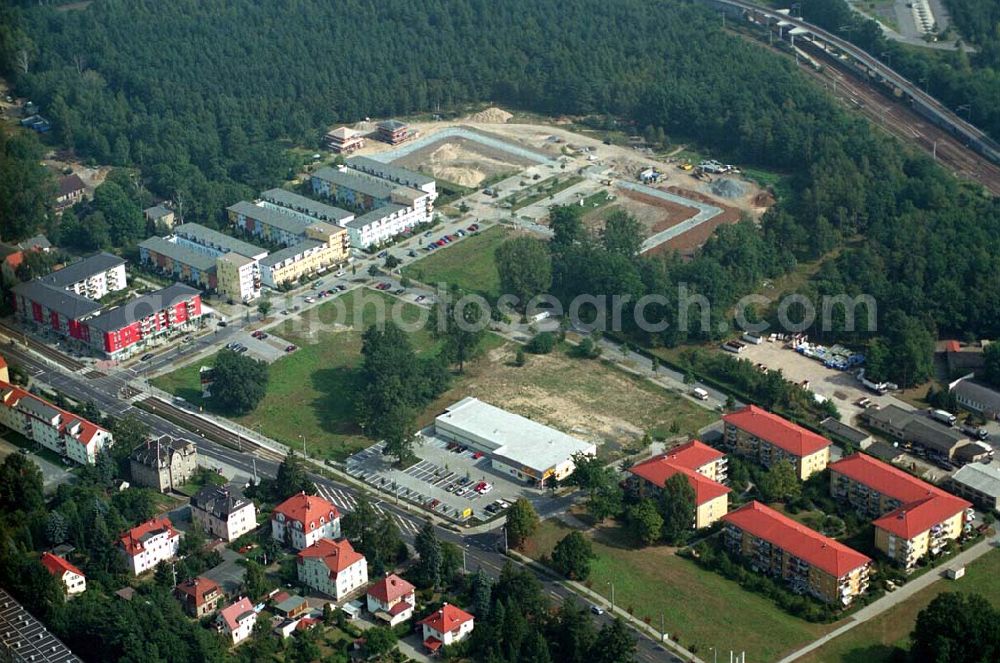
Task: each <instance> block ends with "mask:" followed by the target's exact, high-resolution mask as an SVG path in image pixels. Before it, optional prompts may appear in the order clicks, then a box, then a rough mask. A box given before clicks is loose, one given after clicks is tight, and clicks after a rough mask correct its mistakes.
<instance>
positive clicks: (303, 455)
mask: <svg viewBox="0 0 1000 663" xmlns="http://www.w3.org/2000/svg"><path fill="white" fill-rule="evenodd" d="M299 439H300V440H302V457H303V458H308V457H309V455H308V454H307V453H306V436H305V435H299Z"/></svg>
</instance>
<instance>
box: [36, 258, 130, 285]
mask: <svg viewBox="0 0 1000 663" xmlns="http://www.w3.org/2000/svg"><path fill="white" fill-rule="evenodd" d="M124 264H125V259H124V258H119V257H118V256H116V255H112V254H110V253H107V252H106V251H102V252H100V253H95V254H94V255H92V256H90V257H88V258H84V259H83V260H78V261H76V262H74V263H73V264H71V265H66V266H65V267H63V268H62V269H60V270H57V271H55V272H52V273H51V274H47V275H46V276H42V277H39V278H38V280H39V281H41V282H43V283H48V284H50V285H54V286H56V287H58V288H67V287H69V286H71V285H73V284H74V283H79V282H80V281H83V280H86V279H88V278H90V277H91V276H94V275H96V274H103V273H104V272H106V271H108V270H109V269H112V268H114V267H117V266H118V265H124Z"/></svg>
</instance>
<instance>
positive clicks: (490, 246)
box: [403, 226, 517, 300]
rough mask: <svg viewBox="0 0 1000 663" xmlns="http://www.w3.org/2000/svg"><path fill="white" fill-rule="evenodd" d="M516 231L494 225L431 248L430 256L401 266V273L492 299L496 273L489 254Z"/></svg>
mask: <svg viewBox="0 0 1000 663" xmlns="http://www.w3.org/2000/svg"><path fill="white" fill-rule="evenodd" d="M516 232H517V231H515V230H513V229H511V228H504V227H501V226H494V227H493V228H490V229H489V230H485V231H483V232H481V233H479V234H478V235H475V236H473V237H466V238H465V239H463V240H462V241H461V242H458V243H456V244H453V245H450V246H443V247H441V248H439V249H434V252H433V253H432V254H431V255H429V256H427V257H426V258H423V259H421V260H418V261H417V262H416V263H414V264H413V265H410V266H407V267H404V268H403V274H404V275H405V276H408V277H409V278H411V279H414V280H416V281H420V282H421V283H426V284H427V285H431V286H435V285H437V284H438V283H447V284H448V285H452V284H455V285H457V286H458V287H460V288H462V289H463V290H465V291H468V292H476V293H479V294H481V295H483V296H484V297H486V298H487V299H491V300H492V299H495V298H496V297H498V296H499V295H500V275H499V274H497V268H496V264H495V263H494V262H493V256H494V255H495V254H496V250H497V247H498V246H500V244H502V243H503V242H504V240H506V239H507V238H508V237H512V236H513V235H514V234H515V233H516Z"/></svg>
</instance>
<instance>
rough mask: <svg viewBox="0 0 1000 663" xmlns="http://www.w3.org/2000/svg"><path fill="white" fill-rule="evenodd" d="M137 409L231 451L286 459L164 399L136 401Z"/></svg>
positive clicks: (154, 397) (274, 459)
mask: <svg viewBox="0 0 1000 663" xmlns="http://www.w3.org/2000/svg"><path fill="white" fill-rule="evenodd" d="M135 406H136V407H139V408H142V409H143V410H146V411H147V412H150V413H152V414H155V415H157V416H158V417H162V418H163V419H166V420H167V421H169V422H171V423H173V424H175V425H177V426H180V427H181V428H184V429H186V430H189V431H191V432H193V433H196V434H198V435H201V436H202V437H204V438H207V439H209V440H212V441H213V442H217V443H219V444H222V445H224V446H226V447H229V448H230V449H235V450H237V451H239V452H241V453H247V454H249V453H251V452H252V453H253V455H255V456H257V457H258V458H265V459H267V460H271V461H275V462H278V463H280V462H281V461H283V460H284V459H285V456H284V454H282V453H280V452H277V451H275V450H274V449H270V448H268V447H265V446H263V445H261V444H259V443H257V442H254V441H253V440H251V439H250V438H248V437H246V436H244V435H240V434H239V433H235V432H233V431H231V430H229V429H228V428H224V427H222V426H220V425H218V424H216V423H215V422H213V421H211V420H209V419H206V418H205V417H202V416H199V415H197V414H193V413H191V412H188V411H187V410H184V409H182V408H179V407H176V406H174V405H171V404H170V403H168V402H167V401H165V400H163V399H162V398H157V397H156V396H148V397H146V398H144V399H142V400H140V401H136V403H135Z"/></svg>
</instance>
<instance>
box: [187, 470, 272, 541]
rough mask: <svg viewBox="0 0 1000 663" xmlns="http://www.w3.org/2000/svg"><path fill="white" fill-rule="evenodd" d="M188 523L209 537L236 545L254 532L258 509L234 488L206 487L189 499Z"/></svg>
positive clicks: (227, 486)
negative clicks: (246, 535) (233, 542)
mask: <svg viewBox="0 0 1000 663" xmlns="http://www.w3.org/2000/svg"><path fill="white" fill-rule="evenodd" d="M191 521H192V522H194V523H195V524H196V525H199V526H200V527H201V528H202V529H203V530H204V531H205V532H206V533H208V534H209V535H211V536H214V537H216V538H219V539H222V540H223V541H235V540H236V539H238V538H240V537H241V536H243V535H244V534H246V533H247V532H250V531H253V530H254V529H256V528H257V507H256V506H254V503H253V500H249V499H247V498H246V497H244V496H243V492H242V491H241V490H240V489H239V488H238V487H237V486H234V485H232V484H230V485H226V486H206V487H204V488H202V489H201V490H200V491H198V492H197V493H196V494H195V495H194V497H192V498H191Z"/></svg>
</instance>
